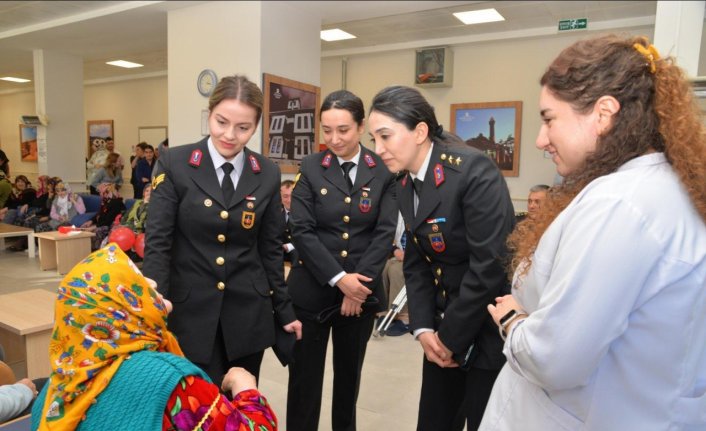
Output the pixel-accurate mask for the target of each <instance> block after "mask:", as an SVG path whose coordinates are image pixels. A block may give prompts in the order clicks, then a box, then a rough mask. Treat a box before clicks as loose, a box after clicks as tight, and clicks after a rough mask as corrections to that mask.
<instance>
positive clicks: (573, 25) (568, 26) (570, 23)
mask: <svg viewBox="0 0 706 431" xmlns="http://www.w3.org/2000/svg"><path fill="white" fill-rule="evenodd" d="M587 27H588V18H578V19H562V20H561V21H559V31H566V30H584V29H586V28H587Z"/></svg>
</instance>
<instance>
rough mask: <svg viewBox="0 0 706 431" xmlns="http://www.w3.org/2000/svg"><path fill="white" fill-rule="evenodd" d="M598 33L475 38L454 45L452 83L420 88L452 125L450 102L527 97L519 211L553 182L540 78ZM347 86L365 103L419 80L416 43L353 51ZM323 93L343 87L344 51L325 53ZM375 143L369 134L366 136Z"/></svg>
mask: <svg viewBox="0 0 706 431" xmlns="http://www.w3.org/2000/svg"><path fill="white" fill-rule="evenodd" d="M630 33H632V34H641V35H646V36H648V37H650V38H651V37H652V33H653V28H652V27H646V28H641V29H635V30H632V31H631V32H630ZM595 34H597V33H587V32H580V33H569V34H566V35H563V34H562V35H555V36H546V37H536V38H527V39H512V40H499V41H490V42H480V43H479V42H476V43H472V44H465V45H456V46H453V47H452V50H453V55H454V70H453V86H452V87H442V88H419V89H420V91H421V92H422V94H423V95H424V97H425V98H426V99H427V100H428V101H429V103H431V104H432V105H433V106H434V107H435V108H436V115H437V119H438V120H439V123H441V124H442V125H443V126H444V128H445V129H450V126H451V123H450V120H449V119H450V109H451V108H450V105H451V104H453V103H477V102H503V101H517V100H519V101H522V108H523V115H522V131H521V135H520V139H521V141H520V143H521V148H520V173H519V177H507V178H506V179H507V183H508V187H509V188H510V195H511V196H512V198H513V204H514V205H515V209H516V210H517V211H524V210H526V209H527V205H526V202H525V201H526V198H527V194H528V190H529V188H530V187H531V186H533V185H535V184H538V183H546V184H550V185H551V184H552V182H553V180H554V176H555V170H554V164H553V163H552V162H551V160H549V159H545V158H544V157H543V154H542V152H541V151H539V150H537V149H536V148H535V146H534V141H535V138H536V136H537V133H538V132H539V126H540V121H539V114H538V111H537V102H538V98H539V91H540V87H539V83H538V81H539V78H540V76H541V75H542V72H543V71H544V69H545V68H546V67H547V65H548V64H549V63H550V62H551V61H552V59H553V58H554V57H556V55H557V54H558V53H559V52H560V51H561V50H562V49H563V48H565V47H566V46H568V45H569V44H571V43H572V42H574V41H576V40H578V39H581V38H586V37H589V36H593V35H595ZM346 63H347V72H346V75H347V83H346V87H347V89H348V90H350V91H352V92H354V93H356V94H357V95H358V96H359V97H360V98H361V99H363V103H364V104H365V106H366V110H367V109H368V107H369V106H370V102H371V101H372V98H373V97H374V95H375V93H377V92H378V91H379V90H381V89H382V88H383V87H385V86H388V85H407V86H413V85H414V72H413V71H414V64H415V51H414V50H413V49H409V50H401V51H393V52H383V53H370V54H360V55H351V56H348V57H347V59H346ZM321 67H322V72H321V77H322V79H321V82H322V89H321V94H322V97H325V95H327V94H328V93H330V92H332V91H334V90H337V89H339V88H341V87H342V82H341V75H342V73H341V69H342V67H343V59H342V58H341V57H332V58H323V59H322V65H321ZM364 144H365V145H370V141H369V139H368V138H367V136H366V138H365V139H364Z"/></svg>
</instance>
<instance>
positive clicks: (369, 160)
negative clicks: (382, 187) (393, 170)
mask: <svg viewBox="0 0 706 431" xmlns="http://www.w3.org/2000/svg"><path fill="white" fill-rule="evenodd" d="M363 159H364V160H365V163H366V164H367V165H368V167H369V168H374V167H375V166H377V165H376V164H375V160H374V159H373V156H371V155H370V154H365V155H364V156H363Z"/></svg>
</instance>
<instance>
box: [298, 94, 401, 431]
mask: <svg viewBox="0 0 706 431" xmlns="http://www.w3.org/2000/svg"><path fill="white" fill-rule="evenodd" d="M364 121H365V109H364V108H363V102H362V101H361V100H360V99H359V98H358V97H357V96H356V95H354V94H353V93H350V92H348V91H345V90H341V91H336V92H334V93H331V94H330V95H329V96H328V97H326V100H324V103H323V104H322V106H321V127H322V129H323V133H324V140H325V142H326V145H327V147H328V150H326V151H322V152H320V153H317V154H312V155H310V156H308V157H306V158H305V159H304V160H303V161H302V165H301V170H300V171H299V174H297V178H296V180H295V181H296V185H295V186H294V190H293V191H292V211H291V213H290V219H289V221H290V226H291V230H292V240H293V242H294V247H295V249H296V250H297V252H298V253H299V260H298V261H297V262H294V263H293V265H292V270H291V272H290V273H289V278H288V279H287V284H288V285H289V289H290V293H291V295H292V300H293V301H294V306H295V309H296V313H297V317H298V318H299V319H300V320H301V321H302V324H303V338H302V340H301V341H299V342H297V344H296V346H295V349H294V352H295V363H294V365H290V367H289V392H288V394H287V429H288V430H289V431H299V430H302V431H311V430H317V429H318V424H319V413H320V410H321V391H322V386H323V378H324V362H325V358H326V347H327V344H328V339H329V333H331V332H332V333H333V350H334V355H333V357H334V363H333V368H334V377H333V411H332V420H333V427H332V428H333V429H334V430H355V426H356V425H355V409H356V400H357V398H358V387H359V386H360V374H361V369H362V367H363V358H364V357H365V348H366V344H367V342H368V339H369V338H370V334H371V333H372V328H373V320H374V317H375V313H376V312H377V311H379V310H380V309H381V307H382V306H384V304H386V303H387V302H386V300H385V296H384V293H383V289H382V283H381V273H382V268H383V266H384V265H385V261H386V260H387V257H388V254H389V252H390V249H391V246H392V240H393V237H394V233H395V225H396V217H397V203H396V202H395V198H394V194H393V189H394V177H393V175H392V174H391V173H390V172H389V171H388V170H387V168H385V165H384V164H383V163H382V160H380V158H379V157H378V156H377V155H375V153H373V152H372V151H370V150H369V149H367V148H365V147H363V146H362V145H361V144H360V136H361V134H363V132H364V130H365V127H364Z"/></svg>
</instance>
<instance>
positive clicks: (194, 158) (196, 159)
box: [189, 150, 203, 168]
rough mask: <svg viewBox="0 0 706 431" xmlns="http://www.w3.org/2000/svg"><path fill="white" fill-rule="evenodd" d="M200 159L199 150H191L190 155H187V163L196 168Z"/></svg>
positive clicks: (199, 163) (201, 157) (201, 155)
mask: <svg viewBox="0 0 706 431" xmlns="http://www.w3.org/2000/svg"><path fill="white" fill-rule="evenodd" d="M201 159H203V153H202V152H201V150H194V151H192V152H191V157H189V164H190V165H191V166H196V167H197V168H198V167H199V166H201Z"/></svg>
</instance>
